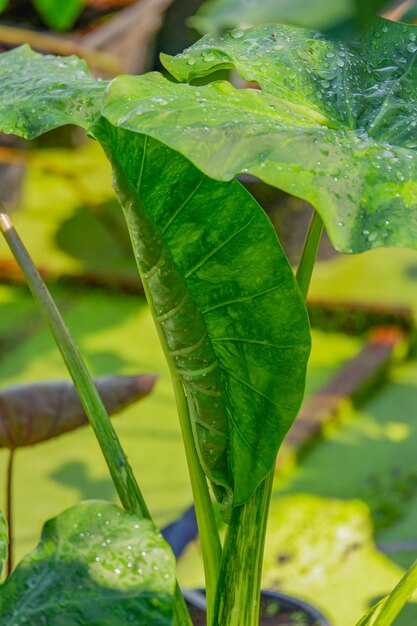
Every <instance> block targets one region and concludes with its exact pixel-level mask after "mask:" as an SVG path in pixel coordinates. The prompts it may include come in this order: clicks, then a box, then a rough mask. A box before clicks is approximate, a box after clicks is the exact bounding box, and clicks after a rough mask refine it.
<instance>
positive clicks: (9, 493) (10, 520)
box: [6, 449, 15, 577]
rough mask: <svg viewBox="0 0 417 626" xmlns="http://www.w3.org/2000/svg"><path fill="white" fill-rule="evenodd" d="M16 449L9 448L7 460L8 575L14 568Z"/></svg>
mask: <svg viewBox="0 0 417 626" xmlns="http://www.w3.org/2000/svg"><path fill="white" fill-rule="evenodd" d="M14 454H15V451H14V450H13V449H11V450H9V459H8V462H7V475H6V521H7V527H8V531H9V549H8V552H7V565H6V576H7V577H8V576H10V574H11V572H12V569H13V540H14V532H13V509H12V495H13V493H12V491H13V461H14Z"/></svg>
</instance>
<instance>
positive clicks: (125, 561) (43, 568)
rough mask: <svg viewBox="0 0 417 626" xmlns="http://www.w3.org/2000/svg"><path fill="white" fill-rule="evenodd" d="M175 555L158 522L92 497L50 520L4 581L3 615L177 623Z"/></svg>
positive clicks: (36, 625)
mask: <svg viewBox="0 0 417 626" xmlns="http://www.w3.org/2000/svg"><path fill="white" fill-rule="evenodd" d="M174 588H175V561H174V557H173V555H172V552H171V550H170V549H169V547H168V545H167V544H166V543H165V541H164V540H163V539H162V538H161V535H159V534H157V532H156V530H155V529H154V527H153V525H152V523H151V522H149V521H148V520H138V518H137V517H135V516H134V515H132V514H130V513H127V512H126V511H122V510H121V509H119V507H117V506H116V505H114V504H110V503H108V502H98V501H95V502H84V503H82V504H80V505H78V506H76V507H73V508H71V509H69V510H68V511H66V512H64V513H62V514H61V515H59V516H58V517H56V518H55V519H53V520H51V521H49V522H47V524H46V525H45V527H44V529H43V532H42V537H41V541H40V543H39V545H38V546H37V548H36V549H35V550H34V551H33V552H32V553H31V554H29V555H28V556H26V557H25V558H24V559H23V561H22V562H21V563H20V564H19V565H18V566H17V568H16V569H15V570H14V572H13V573H12V575H11V576H10V578H9V579H8V580H7V581H6V582H5V583H4V584H3V585H2V586H0V622H1V623H2V624H14V625H16V626H17V625H19V626H23V625H25V624H31V626H41V625H43V624H45V625H46V624H47V625H48V626H79V625H80V624H83V625H84V624H85V625H87V624H88V626H115V624H120V625H122V624H123V625H126V626H127V624H135V626H171V625H172V623H173V617H172V603H173V595H174Z"/></svg>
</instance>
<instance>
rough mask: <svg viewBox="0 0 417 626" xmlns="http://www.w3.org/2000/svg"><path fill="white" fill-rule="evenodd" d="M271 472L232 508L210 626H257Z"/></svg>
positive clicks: (272, 476) (271, 478)
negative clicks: (244, 502) (238, 504)
mask: <svg viewBox="0 0 417 626" xmlns="http://www.w3.org/2000/svg"><path fill="white" fill-rule="evenodd" d="M273 479H274V470H272V471H271V472H270V473H269V475H268V476H267V477H266V478H265V480H264V481H263V482H262V483H261V484H260V485H259V487H258V488H257V490H256V491H255V493H254V494H253V496H252V497H251V499H250V500H249V501H248V502H247V503H246V504H244V505H243V506H239V507H235V508H234V509H233V512H232V516H231V519H230V523H229V526H228V529H227V534H226V539H225V543H224V548H223V558H222V561H221V568H220V575H219V584H218V588H217V596H216V605H215V617H214V620H213V623H212V626H225V624H227V626H258V625H259V609H260V590H261V575H262V561H263V553H264V545H265V535H266V526H267V522H268V511H269V503H270V500H271V491H272V483H273Z"/></svg>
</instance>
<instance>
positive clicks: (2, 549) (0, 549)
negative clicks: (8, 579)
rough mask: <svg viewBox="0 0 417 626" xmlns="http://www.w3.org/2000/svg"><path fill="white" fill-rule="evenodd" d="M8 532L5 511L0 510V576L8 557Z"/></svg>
mask: <svg viewBox="0 0 417 626" xmlns="http://www.w3.org/2000/svg"><path fill="white" fill-rule="evenodd" d="M7 544H8V532H7V524H6V520H5V517H4V515H3V513H2V512H1V511H0V578H1V574H2V571H3V567H4V564H5V562H6V558H7Z"/></svg>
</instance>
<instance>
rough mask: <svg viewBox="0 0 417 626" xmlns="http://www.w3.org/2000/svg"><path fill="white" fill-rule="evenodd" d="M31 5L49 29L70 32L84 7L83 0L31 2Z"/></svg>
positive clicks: (37, 0)
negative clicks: (32, 4)
mask: <svg viewBox="0 0 417 626" xmlns="http://www.w3.org/2000/svg"><path fill="white" fill-rule="evenodd" d="M33 3H34V5H35V7H36V9H37V11H38V13H39V15H40V16H41V18H42V19H43V21H44V22H45V24H46V25H47V26H49V28H51V29H52V30H62V31H65V30H70V29H71V28H72V27H73V26H74V24H75V22H76V20H77V19H78V17H79V16H80V14H81V12H82V10H83V9H84V7H85V5H86V1H85V0H65V2H62V0H33Z"/></svg>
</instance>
